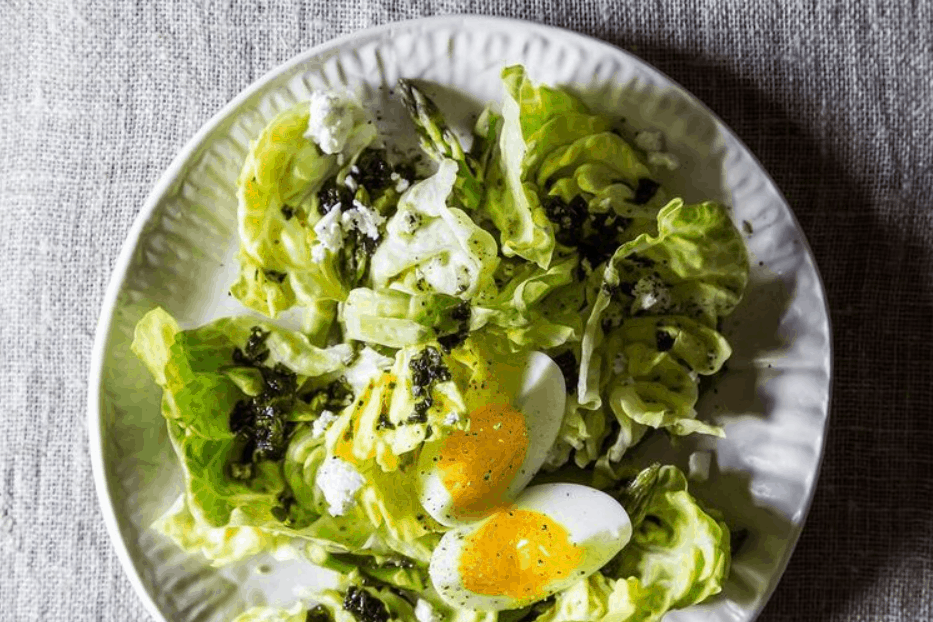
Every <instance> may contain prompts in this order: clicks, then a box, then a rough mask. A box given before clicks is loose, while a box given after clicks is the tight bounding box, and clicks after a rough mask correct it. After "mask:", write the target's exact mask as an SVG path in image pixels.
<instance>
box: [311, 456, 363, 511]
mask: <svg viewBox="0 0 933 622" xmlns="http://www.w3.org/2000/svg"><path fill="white" fill-rule="evenodd" d="M364 481H365V480H363V476H362V475H360V474H359V472H357V470H356V469H354V468H353V466H352V465H350V464H349V463H348V462H344V461H343V460H341V459H340V458H329V459H328V460H325V461H324V464H322V465H321V468H320V469H318V472H317V477H316V478H315V480H314V482H315V484H316V485H317V487H318V489H319V490H320V491H321V492H322V493H324V499H325V500H326V501H327V506H328V507H327V511H328V512H330V515H331V516H343V515H344V514H346V513H347V511H348V510H349V509H350V508H351V507H353V504H354V503H356V493H357V492H359V490H360V488H362V487H363V483H364Z"/></svg>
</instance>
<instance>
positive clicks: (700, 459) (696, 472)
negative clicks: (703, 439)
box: [687, 451, 712, 482]
mask: <svg viewBox="0 0 933 622" xmlns="http://www.w3.org/2000/svg"><path fill="white" fill-rule="evenodd" d="M711 463H712V455H711V454H710V452H708V451H695V452H693V453H692V454H690V458H688V459H687V470H688V472H689V474H690V475H689V477H690V479H692V480H693V481H695V482H705V481H706V480H708V479H709V467H710V464H711Z"/></svg>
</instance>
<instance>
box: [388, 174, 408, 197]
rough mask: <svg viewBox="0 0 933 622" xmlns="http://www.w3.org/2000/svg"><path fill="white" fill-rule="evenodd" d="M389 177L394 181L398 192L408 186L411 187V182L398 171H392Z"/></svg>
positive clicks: (403, 190)
mask: <svg viewBox="0 0 933 622" xmlns="http://www.w3.org/2000/svg"><path fill="white" fill-rule="evenodd" d="M389 179H391V180H392V181H394V182H395V191H396V192H398V193H399V194H401V193H403V192H405V191H406V190H408V188H409V187H411V182H410V181H408V180H407V179H405V178H404V177H402V176H401V175H399V174H398V173H392V174H391V175H389Z"/></svg>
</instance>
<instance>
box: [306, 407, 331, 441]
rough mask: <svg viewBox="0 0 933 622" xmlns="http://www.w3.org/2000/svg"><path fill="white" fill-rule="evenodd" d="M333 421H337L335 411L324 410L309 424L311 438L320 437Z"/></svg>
mask: <svg viewBox="0 0 933 622" xmlns="http://www.w3.org/2000/svg"><path fill="white" fill-rule="evenodd" d="M334 421H337V413H335V412H333V411H332V410H325V411H323V412H322V413H321V416H320V417H318V418H317V419H315V420H314V423H313V424H312V425H311V436H312V437H313V438H320V437H322V436H323V435H324V432H327V428H329V427H330V426H331V425H332V424H333V423H334Z"/></svg>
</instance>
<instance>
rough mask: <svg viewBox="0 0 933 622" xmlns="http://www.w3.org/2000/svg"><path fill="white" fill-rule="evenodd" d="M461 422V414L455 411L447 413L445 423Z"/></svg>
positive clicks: (454, 423) (455, 423)
mask: <svg viewBox="0 0 933 622" xmlns="http://www.w3.org/2000/svg"><path fill="white" fill-rule="evenodd" d="M458 423H460V414H459V413H455V412H449V413H447V416H446V417H444V425H457V424H458Z"/></svg>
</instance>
